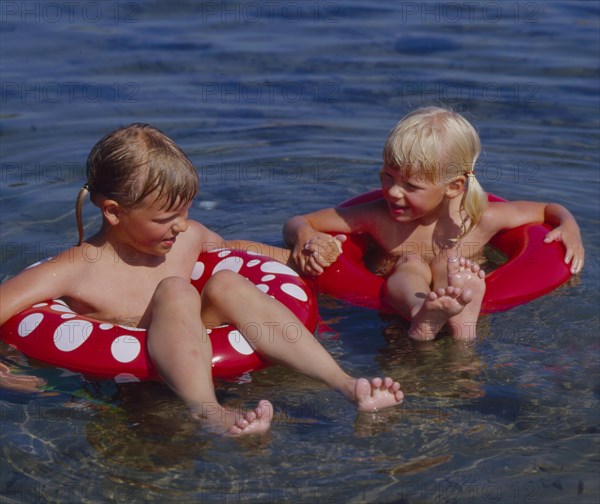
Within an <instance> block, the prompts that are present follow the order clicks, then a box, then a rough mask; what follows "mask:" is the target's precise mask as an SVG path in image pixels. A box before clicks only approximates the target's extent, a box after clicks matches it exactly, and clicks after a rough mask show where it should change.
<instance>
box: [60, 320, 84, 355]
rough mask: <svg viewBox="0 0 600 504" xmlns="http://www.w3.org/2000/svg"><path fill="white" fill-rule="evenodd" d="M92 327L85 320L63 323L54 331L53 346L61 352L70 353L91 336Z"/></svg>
mask: <svg viewBox="0 0 600 504" xmlns="http://www.w3.org/2000/svg"><path fill="white" fill-rule="evenodd" d="M93 327H94V326H93V325H92V323H91V322H88V321H87V320H69V321H68V322H63V323H62V324H61V325H59V326H58V327H57V328H56V331H54V345H55V346H56V348H58V349H59V350H62V351H63V352H71V351H72V350H75V349H76V348H79V347H80V346H81V345H83V344H84V343H85V340H87V339H88V338H89V337H90V334H92V329H93Z"/></svg>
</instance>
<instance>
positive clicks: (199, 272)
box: [192, 261, 204, 280]
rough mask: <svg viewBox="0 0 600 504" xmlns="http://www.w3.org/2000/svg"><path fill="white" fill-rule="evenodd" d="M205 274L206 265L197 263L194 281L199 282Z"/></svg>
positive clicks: (193, 272)
mask: <svg viewBox="0 0 600 504" xmlns="http://www.w3.org/2000/svg"><path fill="white" fill-rule="evenodd" d="M203 274H204V263H203V262H200V261H197V262H196V264H194V269H193V270H192V280H198V278H200V277H201V276H202V275H203Z"/></svg>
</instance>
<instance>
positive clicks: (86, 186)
mask: <svg viewBox="0 0 600 504" xmlns="http://www.w3.org/2000/svg"><path fill="white" fill-rule="evenodd" d="M81 188H82V189H85V190H86V191H91V190H92V186H91V185H90V183H89V182H86V183H85V184H83V185H82V186H81Z"/></svg>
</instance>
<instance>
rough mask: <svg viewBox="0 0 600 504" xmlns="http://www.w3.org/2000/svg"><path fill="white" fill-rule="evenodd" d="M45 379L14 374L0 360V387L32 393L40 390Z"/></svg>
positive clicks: (44, 383)
mask: <svg viewBox="0 0 600 504" xmlns="http://www.w3.org/2000/svg"><path fill="white" fill-rule="evenodd" d="M44 385H46V380H44V379H43V378H38V377H37V376H28V375H14V374H12V370H11V368H9V367H8V366H7V365H6V364H4V362H0V388H3V389H8V390H14V391H16V392H23V393H29V394H33V393H35V392H40V391H41V387H43V386H44Z"/></svg>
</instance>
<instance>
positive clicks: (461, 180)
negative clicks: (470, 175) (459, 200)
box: [446, 175, 467, 199]
mask: <svg viewBox="0 0 600 504" xmlns="http://www.w3.org/2000/svg"><path fill="white" fill-rule="evenodd" d="M466 182H467V179H466V177H465V176H464V175H461V176H459V177H456V178H455V179H453V180H451V181H450V182H448V185H447V186H446V197H447V198H450V199H452V198H456V197H457V196H462V194H463V192H464V190H465V184H466Z"/></svg>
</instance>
